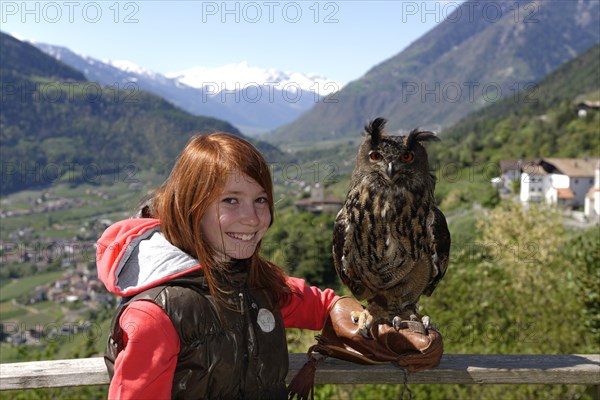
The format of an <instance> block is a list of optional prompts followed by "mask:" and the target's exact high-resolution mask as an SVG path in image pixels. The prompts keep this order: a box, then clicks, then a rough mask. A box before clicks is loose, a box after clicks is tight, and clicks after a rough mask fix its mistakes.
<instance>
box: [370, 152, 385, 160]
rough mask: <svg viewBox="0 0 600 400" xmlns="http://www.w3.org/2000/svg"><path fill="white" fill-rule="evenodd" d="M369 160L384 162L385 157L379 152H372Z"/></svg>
mask: <svg viewBox="0 0 600 400" xmlns="http://www.w3.org/2000/svg"><path fill="white" fill-rule="evenodd" d="M369 158H370V159H371V160H373V161H381V160H383V156H382V155H381V153H380V152H378V151H372V152H370V153H369Z"/></svg>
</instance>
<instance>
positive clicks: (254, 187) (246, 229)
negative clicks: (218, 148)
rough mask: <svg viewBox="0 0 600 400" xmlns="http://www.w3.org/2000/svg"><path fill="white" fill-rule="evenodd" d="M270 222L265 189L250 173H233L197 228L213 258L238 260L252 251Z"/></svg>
mask: <svg viewBox="0 0 600 400" xmlns="http://www.w3.org/2000/svg"><path fill="white" fill-rule="evenodd" d="M270 223H271V212H270V211H269V202H268V199H267V193H266V192H265V190H264V189H263V188H262V186H260V185H259V184H258V183H257V182H256V181H255V180H253V179H252V178H250V177H249V176H247V175H245V174H243V173H241V172H232V173H230V174H229V176H228V178H227V182H226V184H225V189H224V191H223V193H222V194H221V195H220V196H219V197H218V198H217V200H216V201H215V202H214V203H213V204H211V205H210V206H209V207H208V209H207V210H206V214H205V215H204V217H203V218H202V221H201V222H200V230H201V233H202V236H203V239H204V240H206V241H207V242H208V244H209V245H210V246H211V247H212V248H213V249H214V250H215V252H216V261H229V260H231V259H238V260H241V259H245V258H249V257H251V256H252V254H254V251H255V250H256V246H257V245H258V242H260V240H261V239H262V238H263V236H264V235H265V233H266V232H267V229H269V224H270Z"/></svg>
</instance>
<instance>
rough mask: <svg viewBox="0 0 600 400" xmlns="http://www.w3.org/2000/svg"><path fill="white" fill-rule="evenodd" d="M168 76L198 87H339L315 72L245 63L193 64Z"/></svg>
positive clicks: (311, 89)
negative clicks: (197, 65)
mask: <svg viewBox="0 0 600 400" xmlns="http://www.w3.org/2000/svg"><path fill="white" fill-rule="evenodd" d="M167 77H169V78H173V79H177V80H178V81H179V82H181V83H183V84H186V85H188V86H191V87H194V88H197V89H202V88H204V89H211V90H212V89H214V88H215V87H216V88H218V89H219V91H222V90H228V91H230V90H240V89H243V88H244V87H250V86H257V85H260V86H272V87H274V88H278V89H280V90H287V91H290V92H297V91H299V90H301V91H304V92H307V93H317V94H318V95H320V96H326V95H328V94H331V93H333V92H336V91H338V90H340V89H341V85H340V83H339V82H335V81H331V80H328V79H327V78H325V77H322V76H319V75H317V74H314V73H311V74H302V73H298V72H289V71H285V72H283V71H279V70H276V69H274V68H269V69H264V68H259V67H253V66H250V65H248V63H247V62H245V61H244V62H241V63H238V64H227V65H224V66H222V67H217V68H207V67H193V68H190V69H187V70H184V71H179V72H173V73H169V74H167Z"/></svg>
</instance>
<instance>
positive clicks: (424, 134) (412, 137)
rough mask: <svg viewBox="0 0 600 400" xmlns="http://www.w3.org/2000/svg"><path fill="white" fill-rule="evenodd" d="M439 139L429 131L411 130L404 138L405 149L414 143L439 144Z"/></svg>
mask: <svg viewBox="0 0 600 400" xmlns="http://www.w3.org/2000/svg"><path fill="white" fill-rule="evenodd" d="M439 141H440V138H439V137H437V136H436V134H435V133H433V132H430V131H420V130H418V129H413V130H412V131H410V133H409V134H408V137H407V138H406V147H408V148H411V147H412V146H413V145H414V144H415V142H419V143H425V142H439Z"/></svg>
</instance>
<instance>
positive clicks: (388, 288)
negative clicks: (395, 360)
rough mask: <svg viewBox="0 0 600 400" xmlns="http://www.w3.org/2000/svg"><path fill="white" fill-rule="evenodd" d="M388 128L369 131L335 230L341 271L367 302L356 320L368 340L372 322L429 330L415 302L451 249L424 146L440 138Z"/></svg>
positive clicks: (431, 285) (442, 269)
mask: <svg viewBox="0 0 600 400" xmlns="http://www.w3.org/2000/svg"><path fill="white" fill-rule="evenodd" d="M385 123H386V120H385V119H383V118H377V119H375V120H374V121H372V122H371V123H370V124H369V125H367V126H366V127H365V136H366V137H365V140H364V142H363V143H362V144H361V146H360V147H359V150H358V156H357V160H356V166H355V168H354V171H353V173H352V179H351V182H350V189H349V191H348V195H347V198H346V201H345V204H344V206H343V208H342V209H341V210H340V212H339V213H338V215H337V217H336V221H335V226H334V232H333V260H334V266H335V269H336V272H337V274H338V275H339V276H340V278H341V280H342V282H343V283H344V284H345V285H346V286H348V288H350V290H351V292H352V294H353V295H354V296H355V297H356V298H357V299H358V300H367V307H366V308H365V310H364V311H363V312H361V313H354V314H353V315H352V318H353V320H354V322H355V323H357V324H358V328H359V332H360V333H361V334H362V335H363V336H365V337H370V334H369V330H370V327H371V325H372V324H373V323H381V322H387V323H390V324H392V325H393V326H395V327H396V328H399V327H401V326H403V325H409V326H411V327H413V329H414V328H415V326H418V327H420V329H423V328H426V327H427V325H428V323H429V318H428V317H427V316H425V317H422V316H420V315H419V314H418V307H417V301H418V300H419V297H420V296H421V294H423V293H424V294H426V295H431V293H433V291H434V289H435V287H436V285H437V284H438V282H439V281H440V279H442V277H443V276H444V274H445V273H446V269H447V266H448V257H449V252H450V232H449V231H448V226H447V224H446V218H445V217H444V214H442V212H441V211H440V210H439V209H438V208H437V207H436V204H435V200H434V189H435V180H436V179H435V177H434V176H433V175H432V174H431V172H430V170H429V162H428V159H427V152H426V150H425V147H423V145H422V143H424V142H429V141H433V140H439V139H438V138H437V137H436V136H435V135H434V134H433V133H432V132H427V131H419V130H416V129H415V130H413V131H412V132H410V133H409V134H408V135H407V136H388V135H386V134H385V133H384V132H383V128H384V126H385ZM421 321H422V322H421Z"/></svg>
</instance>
